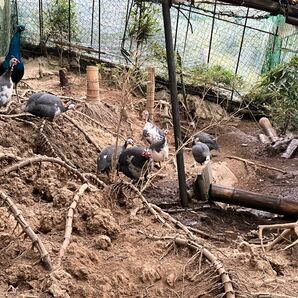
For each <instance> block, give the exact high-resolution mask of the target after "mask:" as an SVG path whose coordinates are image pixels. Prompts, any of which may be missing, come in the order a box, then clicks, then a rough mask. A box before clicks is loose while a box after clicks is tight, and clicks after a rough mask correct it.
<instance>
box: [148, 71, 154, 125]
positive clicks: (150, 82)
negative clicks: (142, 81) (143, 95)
mask: <svg viewBox="0 0 298 298" xmlns="http://www.w3.org/2000/svg"><path fill="white" fill-rule="evenodd" d="M147 72H148V79H147V104H146V110H147V111H148V112H149V120H150V121H153V114H154V98H155V70H154V67H152V66H149V67H148V68H147Z"/></svg>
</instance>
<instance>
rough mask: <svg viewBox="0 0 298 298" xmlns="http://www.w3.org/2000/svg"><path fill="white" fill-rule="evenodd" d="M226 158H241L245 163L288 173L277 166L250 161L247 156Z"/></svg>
mask: <svg viewBox="0 0 298 298" xmlns="http://www.w3.org/2000/svg"><path fill="white" fill-rule="evenodd" d="M226 158H230V159H236V160H240V161H243V162H244V163H246V164H249V165H253V166H257V167H261V168H265V169H268V170H273V171H276V172H280V173H283V174H287V172H286V171H284V170H281V169H278V168H275V167H270V166H266V165H263V164H261V163H257V162H253V161H250V160H248V159H245V158H241V157H237V156H226Z"/></svg>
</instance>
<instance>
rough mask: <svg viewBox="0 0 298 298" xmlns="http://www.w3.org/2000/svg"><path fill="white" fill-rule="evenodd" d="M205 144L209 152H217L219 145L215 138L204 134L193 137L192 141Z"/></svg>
mask: <svg viewBox="0 0 298 298" xmlns="http://www.w3.org/2000/svg"><path fill="white" fill-rule="evenodd" d="M196 138H197V139H198V141H200V142H202V143H204V144H206V145H207V146H208V147H209V149H210V150H219V145H218V143H217V141H216V138H215V137H214V136H212V135H210V134H209V133H206V132H198V133H197V134H195V135H194V139H196Z"/></svg>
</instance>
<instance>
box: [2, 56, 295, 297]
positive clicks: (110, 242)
mask: <svg viewBox="0 0 298 298" xmlns="http://www.w3.org/2000/svg"><path fill="white" fill-rule="evenodd" d="M68 76H69V80H70V86H68V87H66V88H64V89H61V88H60V87H59V77H58V68H57V67H56V66H51V67H49V66H48V65H47V63H46V62H45V60H44V59H39V60H38V59H35V60H31V61H27V66H26V77H25V79H24V82H25V83H27V84H28V86H27V85H26V84H22V85H21V86H20V90H19V92H20V95H22V101H21V103H20V104H18V105H16V106H15V110H14V113H20V112H22V109H23V107H24V105H25V103H26V100H27V97H28V96H29V95H30V92H31V91H30V90H31V88H32V89H33V90H34V91H35V92H36V91H40V90H44V91H50V92H53V93H55V94H57V95H60V96H62V98H63V100H64V101H65V102H69V101H75V102H76V103H77V108H76V111H68V112H67V115H68V116H69V117H70V118H71V119H72V120H73V123H72V122H71V121H70V120H69V119H67V118H65V117H63V116H60V117H59V118H58V119H57V120H56V121H55V122H54V123H50V122H46V124H45V126H44V128H43V132H42V134H41V133H40V132H39V131H40V129H39V127H40V125H41V122H42V120H40V119H37V118H34V117H30V116H22V117H11V118H7V117H6V118H5V117H2V116H1V115H0V127H1V135H0V173H1V176H2V177H1V189H0V190H1V192H4V193H5V194H6V195H8V196H9V197H10V198H11V199H12V200H13V201H14V203H15V205H16V207H17V208H18V209H19V210H20V211H21V212H22V215H23V216H24V218H25V220H26V221H27V223H28V224H29V226H30V227H31V228H32V229H33V230H34V232H35V233H36V234H37V235H38V237H40V239H41V241H42V242H43V244H44V246H45V248H46V249H47V251H48V253H49V255H50V258H51V261H52V264H53V266H54V270H53V271H52V272H49V271H47V270H46V269H45V268H44V266H43V264H42V263H41V262H40V257H39V253H38V251H37V250H36V248H34V249H32V244H31V241H30V239H28V237H25V235H24V233H22V229H21V228H20V226H16V221H15V219H14V217H13V216H12V215H11V214H10V213H9V211H8V208H7V207H6V206H5V204H2V205H1V207H0V251H1V254H0V268H1V270H0V297H27V298H29V297H185V298H187V297H205V298H207V297H223V295H222V294H223V293H224V290H223V284H222V282H221V279H220V276H218V274H217V272H216V269H215V266H214V264H211V263H210V262H209V261H206V259H205V258H204V257H203V256H202V249H201V250H200V249H199V250H193V249H190V248H188V247H184V246H183V245H178V244H176V243H175V242H174V240H175V238H177V237H185V239H188V240H189V238H187V237H188V236H187V235H186V234H185V232H184V231H182V230H181V229H179V225H177V224H176V225H174V224H171V223H170V222H168V223H169V224H171V227H168V226H166V225H165V224H162V223H160V222H158V220H156V218H155V217H154V216H153V215H152V213H150V212H149V211H148V208H146V207H145V208H141V207H142V206H143V205H142V202H141V201H140V199H139V196H138V195H137V194H136V193H135V192H133V191H132V190H129V189H128V188H127V187H125V186H124V184H123V183H122V184H121V181H129V179H128V178H126V177H124V176H122V175H120V177H119V178H116V181H114V184H110V183H109V181H108V179H107V177H106V176H105V175H103V174H98V173H96V158H97V156H98V153H99V152H98V148H103V147H105V146H107V145H110V144H112V143H113V142H115V137H114V135H113V134H112V132H115V131H116V126H117V123H118V119H119V111H120V101H121V96H122V93H121V91H120V90H117V89H115V88H114V87H110V86H109V82H108V81H104V80H103V81H102V82H101V86H100V103H97V104H90V103H89V104H87V105H86V103H85V102H84V99H83V97H84V96H85V90H86V78H85V74H82V75H78V74H74V73H68ZM144 106H145V99H142V98H136V97H134V98H132V100H131V102H128V103H127V114H128V119H127V121H126V122H125V123H123V124H122V125H121V127H120V133H121V135H123V136H124V137H128V136H130V137H133V139H134V141H135V143H137V144H143V145H144V142H143V141H142V139H141V133H142V127H143V125H144V122H143V120H142V119H141V117H140V114H141V112H142V110H143V109H144ZM78 111H79V112H80V113H79V112H78ZM82 113H83V114H82ZM24 120H25V121H24ZM30 123H31V124H30ZM32 123H33V124H32ZM157 123H158V121H157ZM205 125H207V123H205ZM36 127H37V129H36ZM201 128H203V127H197V129H198V130H199V129H201ZM82 131H84V133H83V132H82ZM208 131H209V132H210V133H213V134H215V135H216V136H218V142H219V144H220V147H221V150H220V152H215V154H214V156H213V159H212V168H213V174H214V178H215V182H216V183H220V184H223V185H233V186H235V187H237V188H241V189H244V190H249V191H254V192H258V193H263V194H269V195H274V196H279V197H281V198H288V199H293V200H296V201H298V178H297V166H298V156H297V154H296V157H294V158H293V159H289V160H285V159H282V158H281V157H280V155H276V156H270V155H269V154H268V153H267V152H266V150H265V148H264V146H263V145H262V144H261V143H260V142H259V140H258V138H257V136H258V134H259V133H260V131H261V130H260V127H259V125H258V124H257V123H256V122H252V121H248V120H242V121H240V120H233V121H232V120H231V121H230V122H228V123H227V122H224V123H222V124H220V125H218V126H215V127H212V129H209V130H208ZM86 135H87V137H86ZM44 136H46V138H45V137H44ZM88 137H89V138H91V141H90V139H89V140H88ZM121 142H122V140H121ZM169 143H170V153H171V154H170V157H171V156H172V155H173V152H174V151H173V148H174V139H173V132H172V131H171V132H170V135H169ZM49 144H50V145H49ZM94 144H95V145H94ZM96 146H97V147H98V148H96ZM36 156H52V157H60V158H61V159H63V160H64V161H67V162H70V163H71V164H72V165H73V166H75V168H76V169H77V170H78V171H79V172H80V173H91V174H94V175H97V177H98V178H99V179H100V180H102V181H104V182H105V183H107V184H108V186H107V187H106V188H102V187H100V186H99V185H97V188H95V187H93V188H89V189H88V190H86V191H85V192H84V194H83V195H82V196H81V197H80V199H79V202H78V205H77V207H76V209H75V211H74V218H73V230H72V234H71V238H70V244H69V246H68V248H67V250H66V252H65V254H64V256H63V258H62V262H61V265H60V266H58V265H59V251H60V249H61V245H62V243H63V241H64V234H65V224H66V218H67V214H68V210H69V208H70V205H71V203H72V202H73V200H74V198H75V195H76V194H77V193H78V191H79V189H80V187H81V186H82V184H83V182H82V181H81V180H80V179H79V178H78V177H77V176H76V175H74V174H73V173H71V172H70V171H69V170H67V169H66V168H65V167H63V166H60V165H59V164H56V163H52V162H40V163H39V162H37V163H33V164H29V165H28V166H26V167H20V168H18V169H16V170H15V171H12V172H10V173H9V174H7V175H5V173H4V171H3V169H7V168H9V166H11V165H13V164H14V163H16V162H18V160H20V159H22V160H27V159H28V158H31V157H36ZM228 156H232V157H233V156H234V157H241V158H245V159H248V160H251V161H253V162H255V163H262V164H264V165H267V166H271V167H275V168H277V169H280V170H283V171H285V172H287V174H283V173H281V172H280V171H276V170H270V169H266V168H262V167H257V166H251V165H248V164H245V163H244V162H242V161H239V160H237V159H233V158H228ZM184 158H185V169H186V174H187V183H188V185H189V186H190V185H191V183H192V181H193V179H194V178H195V176H196V173H197V172H198V171H199V170H200V167H199V166H198V165H196V166H195V167H193V164H194V162H193V159H192V156H191V152H190V151H189V150H186V151H185V154H184ZM155 171H156V170H155ZM160 173H161V175H160V176H158V177H157V178H155V179H154V180H153V183H152V185H151V186H149V187H148V188H147V189H146V190H145V191H144V197H145V198H146V199H147V200H148V202H149V203H153V204H157V205H158V206H160V207H161V208H163V209H164V210H168V211H169V214H170V215H171V216H172V218H174V219H176V220H178V221H179V222H181V223H183V224H184V225H186V226H188V227H191V228H192V229H193V234H195V235H197V236H198V238H197V241H199V243H200V245H201V246H202V247H204V248H206V249H208V250H209V251H211V252H212V253H213V255H214V256H215V257H216V258H217V259H218V260H219V261H220V262H221V263H222V265H223V267H224V268H225V270H226V271H227V272H228V274H229V276H230V278H231V279H232V284H233V288H234V291H235V294H236V297H298V294H297V293H298V261H297V260H298V245H296V246H294V247H293V248H290V249H287V250H283V248H284V247H285V246H286V245H287V244H289V242H285V243H279V244H277V245H276V246H274V248H273V249H272V250H271V251H266V252H263V250H262V248H261V246H260V240H259V238H258V225H260V224H274V223H288V222H294V221H295V219H293V218H286V217H283V216H277V215H275V214H271V213H268V212H262V211H257V210H251V209H247V208H241V207H236V206H225V205H223V204H221V205H219V204H214V205H213V204H212V205H209V204H206V203H205V204H202V203H200V202H197V201H196V200H193V201H192V202H191V205H192V206H193V207H194V210H195V211H194V210H188V211H182V210H181V208H180V204H179V194H178V182H177V174H176V170H175V163H174V162H168V163H167V164H165V165H163V167H162V170H161V172H160ZM295 173H296V174H295ZM95 185H96V184H95ZM179 208H180V209H179ZM175 209H176V210H175ZM173 210H175V211H173ZM164 219H166V217H164ZM195 230H200V231H203V232H204V233H205V235H201V234H197V233H196V232H195ZM154 236H155V238H154ZM275 237H276V230H268V231H267V230H265V231H264V244H266V243H267V242H270V241H272V240H273V239H274V238H275ZM292 241H295V238H293V239H292ZM266 293H267V294H268V295H267V296H264V295H263V296H262V295H261V294H266ZM270 294H271V296H270ZM278 294H280V296H274V295H278ZM282 295H284V296H282Z"/></svg>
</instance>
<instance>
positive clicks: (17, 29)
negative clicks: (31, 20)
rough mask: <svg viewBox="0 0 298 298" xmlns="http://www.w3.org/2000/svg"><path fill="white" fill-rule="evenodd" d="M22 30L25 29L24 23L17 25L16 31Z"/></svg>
mask: <svg viewBox="0 0 298 298" xmlns="http://www.w3.org/2000/svg"><path fill="white" fill-rule="evenodd" d="M24 30H25V26H24V25H17V27H16V32H22V31H24Z"/></svg>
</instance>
